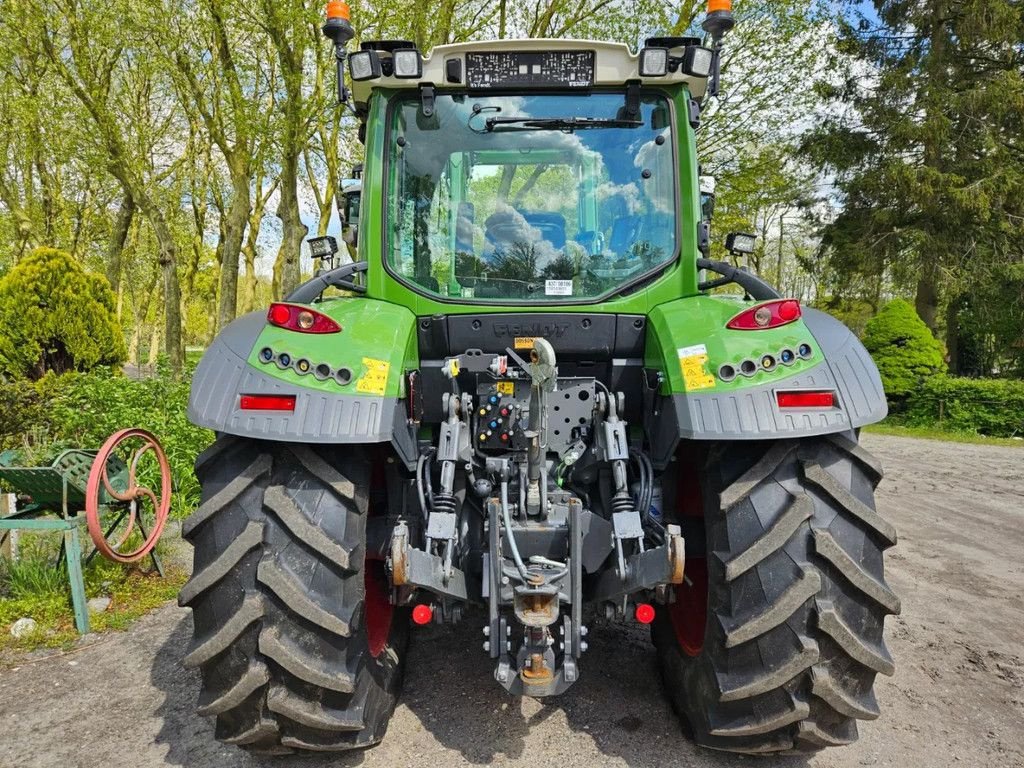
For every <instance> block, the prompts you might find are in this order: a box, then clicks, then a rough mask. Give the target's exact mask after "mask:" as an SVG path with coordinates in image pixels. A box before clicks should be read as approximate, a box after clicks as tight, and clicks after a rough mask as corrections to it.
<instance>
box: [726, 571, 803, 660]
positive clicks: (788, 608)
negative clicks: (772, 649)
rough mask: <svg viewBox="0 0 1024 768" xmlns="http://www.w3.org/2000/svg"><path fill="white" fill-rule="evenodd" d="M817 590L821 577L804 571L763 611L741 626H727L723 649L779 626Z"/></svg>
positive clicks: (747, 640)
mask: <svg viewBox="0 0 1024 768" xmlns="http://www.w3.org/2000/svg"><path fill="white" fill-rule="evenodd" d="M819 589H821V576H819V575H818V572H817V571H804V572H803V574H802V575H801V576H800V578H799V580H797V581H795V582H794V583H793V584H792V585H791V586H790V587H789V589H787V590H786V591H785V592H783V593H782V594H781V595H780V596H779V598H778V599H777V600H776V601H775V602H774V603H769V604H768V605H766V606H765V607H764V610H763V611H761V612H760V613H756V614H754V615H753V616H750V617H748V618H747V620H746V621H744V622H743V623H741V624H732V625H728V624H727V625H726V626H725V627H724V628H725V647H726V648H734V647H735V646H737V645H740V644H741V643H746V642H749V641H751V640H753V639H754V638H756V637H760V636H761V635H763V634H765V633H766V632H768V631H769V630H771V629H774V628H775V627H777V626H779V625H780V624H782V623H783V622H785V621H786V620H787V619H788V618H789V617H790V616H792V615H793V614H794V613H796V612H797V611H798V610H799V609H800V606H802V605H803V604H804V603H806V602H807V601H808V600H810V599H811V598H812V597H814V596H815V595H816V594H818V590H819ZM723 623H724V622H723Z"/></svg>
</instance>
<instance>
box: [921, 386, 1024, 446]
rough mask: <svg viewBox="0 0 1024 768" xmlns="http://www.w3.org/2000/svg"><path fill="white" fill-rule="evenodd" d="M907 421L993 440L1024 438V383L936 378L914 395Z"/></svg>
mask: <svg viewBox="0 0 1024 768" xmlns="http://www.w3.org/2000/svg"><path fill="white" fill-rule="evenodd" d="M904 421H905V422H906V423H907V424H910V425H913V426H935V425H937V424H938V425H939V426H940V427H941V428H942V429H947V430H950V431H953V432H973V433H976V434H982V435H988V436H989V437H1015V436H1018V435H1024V381H1015V380H1009V379H963V378H956V377H952V376H934V377H932V378H930V379H928V380H926V381H925V382H924V383H923V384H922V385H921V387H920V388H918V389H916V390H914V392H912V393H911V394H910V397H909V398H908V399H907V409H906V413H905V415H904Z"/></svg>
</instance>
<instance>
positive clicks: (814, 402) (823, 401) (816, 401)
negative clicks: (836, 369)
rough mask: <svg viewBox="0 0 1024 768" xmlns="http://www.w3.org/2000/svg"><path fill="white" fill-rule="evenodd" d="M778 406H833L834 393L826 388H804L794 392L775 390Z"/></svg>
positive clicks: (834, 403) (834, 402)
mask: <svg viewBox="0 0 1024 768" xmlns="http://www.w3.org/2000/svg"><path fill="white" fill-rule="evenodd" d="M775 400H776V402H778V404H779V408H835V407H836V393H835V392H831V391H828V390H812V389H805V390H799V391H795V392H776V393H775Z"/></svg>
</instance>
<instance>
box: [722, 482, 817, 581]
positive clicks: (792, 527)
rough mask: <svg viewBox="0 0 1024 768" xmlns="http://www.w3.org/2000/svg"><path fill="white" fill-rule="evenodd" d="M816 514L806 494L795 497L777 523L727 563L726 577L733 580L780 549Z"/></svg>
mask: <svg viewBox="0 0 1024 768" xmlns="http://www.w3.org/2000/svg"><path fill="white" fill-rule="evenodd" d="M813 514H814V505H813V504H812V503H811V500H810V499H809V498H807V497H806V496H797V497H796V498H795V499H793V502H792V504H790V505H789V509H787V510H786V511H785V513H783V514H782V515H781V516H780V517H779V519H778V520H776V521H775V524H774V525H773V526H772V527H771V528H769V529H768V530H767V531H765V533H764V535H763V536H761V538H759V539H758V540H757V541H755V542H754V543H753V544H752V545H751V546H750V548H749V549H747V550H746V551H744V552H741V553H739V554H738V555H736V557H734V558H732V559H731V560H729V561H728V562H727V563H726V564H725V578H726V579H727V580H728V581H733V580H735V579H736V577H738V576H741V575H743V574H744V573H746V572H747V571H749V570H750V569H751V568H753V567H754V566H755V565H757V564H758V563H760V562H761V561H762V560H764V559H765V558H766V557H768V555H770V554H771V553H772V552H775V551H776V550H778V549H780V548H781V547H782V546H783V545H784V544H785V543H786V542H787V541H789V539H790V538H791V537H792V536H793V534H794V533H796V529H797V528H799V527H800V525H801V523H803V522H804V521H805V520H809V519H810V518H811V516H812V515H813Z"/></svg>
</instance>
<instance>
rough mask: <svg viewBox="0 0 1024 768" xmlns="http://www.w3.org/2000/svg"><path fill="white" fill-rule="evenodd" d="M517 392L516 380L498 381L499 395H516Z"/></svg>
mask: <svg viewBox="0 0 1024 768" xmlns="http://www.w3.org/2000/svg"><path fill="white" fill-rule="evenodd" d="M515 393H516V383H515V382H514V381H499V382H498V394H499V395H514V394H515Z"/></svg>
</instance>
